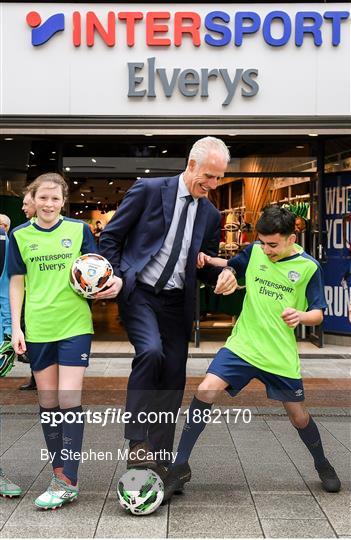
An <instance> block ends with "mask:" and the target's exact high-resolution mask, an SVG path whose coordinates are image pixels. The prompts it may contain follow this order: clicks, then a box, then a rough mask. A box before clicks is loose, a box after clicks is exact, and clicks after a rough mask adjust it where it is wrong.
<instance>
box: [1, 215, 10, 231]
mask: <svg viewBox="0 0 351 540" xmlns="http://www.w3.org/2000/svg"><path fill="white" fill-rule="evenodd" d="M1 225H2V226H3V228H4V229H5V231H6V232H8V231H9V230H10V227H11V220H10V218H9V216H7V215H6V214H0V226H1Z"/></svg>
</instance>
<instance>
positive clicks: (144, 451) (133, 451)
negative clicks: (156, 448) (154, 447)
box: [127, 441, 157, 470]
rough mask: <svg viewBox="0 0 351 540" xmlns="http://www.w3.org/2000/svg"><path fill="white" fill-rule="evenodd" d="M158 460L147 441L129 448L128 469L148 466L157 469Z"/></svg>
mask: <svg viewBox="0 0 351 540" xmlns="http://www.w3.org/2000/svg"><path fill="white" fill-rule="evenodd" d="M156 467H157V463H156V460H155V458H154V456H153V454H152V451H151V450H150V447H149V445H148V443H147V442H146V441H143V442H140V443H137V444H135V445H134V446H132V448H130V449H129V454H128V460H127V469H137V468H144V469H145V468H148V469H152V470H155V469H156Z"/></svg>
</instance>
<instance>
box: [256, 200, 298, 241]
mask: <svg viewBox="0 0 351 540" xmlns="http://www.w3.org/2000/svg"><path fill="white" fill-rule="evenodd" d="M256 231H257V232H258V233H260V234H263V235H268V234H277V233H278V234H281V235H282V236H290V234H293V233H294V232H295V214H293V213H292V212H290V211H289V210H287V209H286V208H282V207H281V206H268V207H267V208H265V209H264V210H263V213H262V215H261V217H260V218H259V220H258V222H257V223H256Z"/></svg>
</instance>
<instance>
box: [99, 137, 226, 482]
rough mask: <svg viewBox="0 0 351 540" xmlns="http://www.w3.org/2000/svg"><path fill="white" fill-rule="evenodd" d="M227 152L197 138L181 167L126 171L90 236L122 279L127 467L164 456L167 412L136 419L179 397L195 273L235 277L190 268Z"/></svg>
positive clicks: (216, 229)
mask: <svg viewBox="0 0 351 540" xmlns="http://www.w3.org/2000/svg"><path fill="white" fill-rule="evenodd" d="M229 160H230V155H229V152H228V149H227V147H226V146H225V144H224V143H223V141H221V140H219V139H216V138H214V137H205V138H203V139H200V140H198V141H197V142H196V143H195V144H194V146H193V147H192V149H191V151H190V155H189V160H188V163H187V167H186V170H185V171H184V173H182V174H181V175H177V176H174V177H168V178H149V179H141V180H138V181H136V182H135V184H134V185H133V187H132V188H131V189H130V190H129V191H128V192H127V194H126V196H125V197H124V199H123V201H122V204H121V205H120V207H119V209H118V211H117V212H116V213H115V215H114V216H113V218H112V219H111V221H110V223H109V224H108V225H107V226H106V227H105V229H104V231H103V232H102V233H101V236H100V253H101V254H102V255H104V256H105V257H106V258H107V259H108V260H109V261H110V262H111V264H112V266H113V269H114V272H115V274H116V275H117V276H119V277H121V278H122V280H123V288H122V291H121V294H120V295H119V306H120V313H121V316H122V319H123V322H124V324H125V327H126V329H127V332H128V337H129V340H130V341H131V343H132V344H133V345H134V348H135V357H134V360H133V363H132V372H131V375H130V377H129V381H128V390H127V403H126V411H128V412H130V413H131V415H132V416H131V420H130V422H129V423H128V424H126V430H125V436H126V438H127V439H129V440H130V452H129V459H128V467H145V466H147V467H149V468H154V469H156V470H158V472H160V467H159V465H158V463H157V461H158V462H163V463H164V464H167V461H169V458H170V452H171V451H172V448H173V439H174V431H175V422H170V421H169V417H168V419H167V420H164V421H163V422H162V421H160V420H159V418H160V417H159V416H158V417H157V418H158V421H156V422H155V423H150V422H149V423H148V422H145V421H144V420H145V418H146V415H147V414H148V413H150V411H151V412H152V413H153V414H154V416H153V421H154V419H155V418H156V415H159V413H160V412H161V413H162V412H163V413H165V412H171V413H173V414H174V418H175V416H176V413H177V411H178V410H179V407H180V405H181V402H182V397H183V391H184V386H185V379H186V360H187V355H188V341H189V339H190V335H191V330H192V322H193V316H194V302H195V292H196V279H197V278H201V279H203V280H204V281H207V282H209V283H211V284H213V285H215V286H216V288H215V292H216V293H218V294H231V293H232V292H233V291H234V290H235V287H236V279H235V276H234V275H233V273H232V272H231V271H230V270H228V268H227V267H226V268H225V269H224V271H223V270H222V269H219V268H218V267H217V268H216V267H213V266H212V267H205V268H203V269H201V270H197V269H196V260H197V255H198V253H199V252H200V251H204V252H205V253H207V254H208V255H216V254H217V253H218V245H219V239H220V214H219V212H218V210H217V209H216V208H215V207H214V206H213V205H212V203H210V202H209V200H208V198H207V195H208V192H209V191H210V190H211V189H215V188H216V187H217V183H218V180H219V179H220V178H221V177H223V175H224V172H225V170H226V168H227V165H228V162H229ZM104 294H105V297H106V298H111V297H112V296H113V294H114V289H113V287H111V289H110V290H109V291H107V292H106V293H99V297H100V298H102V297H103V295H104ZM140 413H142V415H143V416H142V418H141V416H140ZM155 413H156V415H155ZM156 457H157V459H156Z"/></svg>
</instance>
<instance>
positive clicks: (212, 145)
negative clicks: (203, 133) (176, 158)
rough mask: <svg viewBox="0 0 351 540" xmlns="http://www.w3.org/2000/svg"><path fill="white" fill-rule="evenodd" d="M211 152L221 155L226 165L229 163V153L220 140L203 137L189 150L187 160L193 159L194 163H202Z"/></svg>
mask: <svg viewBox="0 0 351 540" xmlns="http://www.w3.org/2000/svg"><path fill="white" fill-rule="evenodd" d="M213 150H214V151H216V152H219V153H220V154H222V155H223V157H224V159H226V160H227V163H229V162H230V153H229V150H228V148H227V146H226V145H225V144H224V142H223V141H222V140H221V139H217V138H216V137H203V138H202V139H199V140H198V141H196V143H194V145H193V147H192V149H191V150H190V154H189V159H194V160H195V161H196V163H202V162H203V161H204V160H205V159H206V157H207V156H208V154H209V152H211V151H213Z"/></svg>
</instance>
